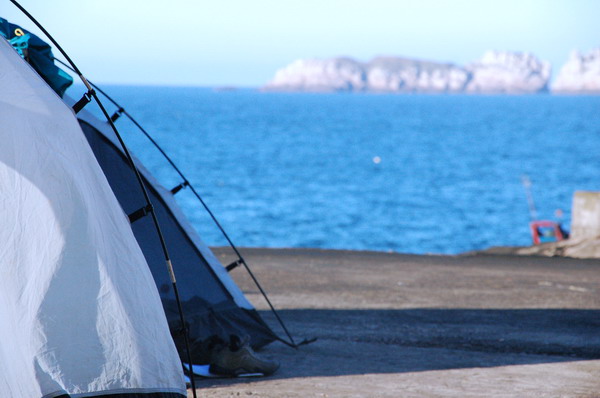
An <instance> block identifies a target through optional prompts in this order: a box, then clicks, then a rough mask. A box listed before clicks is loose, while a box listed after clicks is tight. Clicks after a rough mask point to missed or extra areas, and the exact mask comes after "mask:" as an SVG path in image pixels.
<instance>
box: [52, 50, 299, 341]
mask: <svg viewBox="0 0 600 398" xmlns="http://www.w3.org/2000/svg"><path fill="white" fill-rule="evenodd" d="M54 60H55V61H57V62H58V63H60V64H61V65H63V66H64V67H66V68H69V69H71V70H72V71H73V72H75V73H77V71H76V70H74V69H72V68H71V67H70V66H69V65H68V64H66V63H65V62H63V61H61V60H60V59H58V58H54ZM88 83H90V85H91V86H92V87H93V88H95V89H96V90H97V91H98V92H99V93H100V94H102V95H103V96H105V97H106V99H108V100H109V101H110V102H112V104H113V105H115V106H116V107H117V111H116V112H115V113H114V114H113V115H112V116H111V117H110V119H111V121H112V122H113V123H114V122H115V121H116V120H117V119H118V118H119V116H120V115H121V114H123V115H125V116H126V117H127V118H128V119H129V120H130V121H131V122H132V123H133V124H134V125H135V126H136V127H137V128H138V129H139V130H140V131H141V132H142V134H144V136H145V137H146V138H147V139H148V140H149V141H150V142H151V143H152V145H154V146H155V147H156V149H157V150H158V151H159V152H160V153H161V154H162V156H163V157H164V158H165V159H166V160H167V162H168V163H169V164H170V165H171V167H172V168H173V170H175V172H176V173H177V174H178V175H179V177H181V179H182V180H183V182H182V183H181V184H179V185H178V186H177V187H175V188H173V189H172V190H171V192H173V193H176V192H178V191H179V190H181V189H182V188H185V187H189V188H190V190H191V191H192V193H193V194H194V195H195V196H196V198H197V199H198V201H199V202H200V203H201V204H202V207H204V209H205V210H206V212H207V213H208V215H209V216H210V218H211V219H212V220H213V222H214V223H215V225H216V226H217V228H218V229H219V231H221V233H222V234H223V236H224V237H225V239H226V240H227V243H229V246H230V247H231V248H232V249H233V251H234V252H235V254H236V256H237V257H238V260H237V261H235V262H234V263H233V264H232V265H231V266H228V267H227V269H228V271H229V270H231V269H233V268H235V266H237V265H239V264H242V265H243V266H244V268H245V269H246V271H247V272H248V274H249V275H250V277H251V278H252V281H253V282H254V284H255V285H256V287H257V288H258V289H259V290H260V292H261V294H262V296H263V297H264V298H265V301H266V302H267V304H268V305H269V308H270V309H271V312H273V314H274V315H275V317H276V318H277V321H278V323H279V324H280V325H281V328H282V329H283V331H284V332H285V334H286V336H287V337H288V338H289V340H290V341H289V342H287V341H285V340H282V339H280V341H281V342H283V343H285V344H287V345H289V346H290V347H294V348H297V347H298V346H300V345H303V344H306V343H307V341H306V340H305V341H303V342H301V343H299V344H296V343H295V342H294V338H293V337H292V335H291V333H290V332H289V330H288V329H287V327H286V326H285V324H284V322H283V320H282V319H281V318H280V316H279V314H278V313H277V310H276V309H275V307H274V306H273V304H272V303H271V300H269V297H268V296H267V293H266V292H265V290H264V289H263V287H262V286H261V285H260V283H259V281H258V279H257V278H256V277H255V276H254V273H253V272H252V270H251V269H250V267H249V266H248V263H246V260H245V259H244V257H242V254H241V253H240V252H239V250H238V248H237V247H236V246H235V244H234V243H233V241H232V240H231V238H230V237H229V234H227V232H226V231H225V229H224V228H223V226H222V225H221V223H220V222H219V220H218V219H217V217H216V216H215V215H214V213H213V212H212V210H211V209H210V208H209V207H208V205H207V204H206V202H205V201H204V199H203V198H202V196H200V194H199V193H198V191H196V189H195V188H194V186H193V185H192V184H191V183H190V181H189V180H188V179H187V178H186V176H185V175H184V174H183V172H182V171H181V170H180V169H179V167H177V165H176V164H175V162H174V161H173V160H172V159H171V158H170V157H169V155H167V153H166V152H165V151H164V149H163V148H162V147H161V146H160V145H159V144H158V143H157V142H156V140H154V138H153V137H152V136H151V135H150V134H149V133H148V132H147V131H146V129H144V128H143V127H142V126H141V125H140V124H139V123H138V121H137V120H135V119H134V117H133V116H131V115H130V114H129V113H128V112H127V111H126V110H125V108H123V107H122V106H121V105H120V104H119V103H118V102H117V101H116V100H114V99H113V98H112V97H111V96H109V95H108V94H107V93H106V92H105V91H103V90H102V89H101V88H100V87H98V86H97V85H95V84H94V83H92V82H89V81H88ZM308 342H310V341H308Z"/></svg>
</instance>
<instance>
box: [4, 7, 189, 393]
mask: <svg viewBox="0 0 600 398" xmlns="http://www.w3.org/2000/svg"><path fill="white" fill-rule="evenodd" d="M10 1H11V2H12V3H13V4H14V5H15V6H16V7H17V8H18V9H19V10H21V12H23V13H24V14H25V15H26V16H27V17H28V18H29V19H30V20H31V21H32V22H33V23H34V24H35V25H36V26H37V27H38V28H39V29H40V30H41V31H42V32H43V33H44V34H45V35H46V36H47V37H48V39H49V40H50V41H51V42H52V43H53V44H54V45H55V46H56V48H57V49H58V50H59V51H60V53H61V54H62V55H63V56H64V57H65V59H66V60H67V61H68V62H69V64H70V65H71V66H72V67H73V70H74V72H75V73H76V74H77V75H78V76H79V78H80V79H81V81H82V82H83V84H84V85H85V86H86V88H87V89H88V92H87V94H86V95H88V96H90V97H93V98H94V100H95V102H96V103H97V104H98V106H99V107H100V110H101V111H102V113H103V114H104V116H105V117H106V119H107V121H108V123H109V124H110V126H111V128H112V130H113V132H114V133H115V135H116V136H117V139H118V140H119V143H120V144H121V146H122V148H123V152H124V153H125V156H126V157H127V160H128V161H129V164H130V166H131V168H132V170H133V171H134V174H135V176H136V179H137V181H138V183H139V185H140V189H141V191H142V193H143V195H144V199H145V200H146V204H147V206H150V208H151V209H152V202H151V200H150V196H149V195H148V191H147V190H146V187H145V185H144V182H143V180H142V177H141V176H140V172H139V170H138V168H137V166H136V165H135V162H134V161H133V157H132V156H131V154H130V152H129V150H128V149H127V146H126V145H125V142H124V141H123V138H122V137H121V134H120V133H119V131H118V130H117V127H116V126H115V124H114V123H113V121H112V119H111V118H110V116H109V115H108V112H107V111H106V109H105V108H104V105H103V104H102V102H101V101H100V99H99V98H98V96H97V95H96V92H95V91H94V89H93V88H92V87H91V85H90V83H89V82H88V80H87V79H86V78H85V77H84V76H83V74H82V73H81V71H80V70H79V68H77V66H76V65H75V63H74V62H73V61H72V60H71V58H70V57H69V56H68V54H67V53H66V52H65V51H64V50H63V49H62V47H61V46H60V45H59V44H58V42H56V40H54V38H53V37H52V35H50V33H49V32H48V31H47V30H46V29H45V28H44V27H43V26H42V25H41V24H40V23H39V22H38V21H37V20H36V19H35V18H34V17H33V16H32V15H31V14H30V13H29V12H28V11H27V10H26V9H25V8H23V7H22V6H21V5H20V4H19V3H18V2H17V1H16V0H10ZM88 102H89V101H88ZM150 213H151V215H152V220H153V222H154V226H155V228H156V232H157V234H158V238H159V240H160V244H161V248H162V251H163V255H164V257H165V263H166V265H167V269H168V272H169V276H170V278H171V283H172V286H173V290H174V292H175V298H176V301H177V308H178V311H179V318H180V321H181V327H182V332H183V335H184V340H185V346H186V351H187V357H188V363H189V368H188V372H189V375H190V383H191V386H192V394H193V397H194V398H196V397H197V395H196V383H195V381H194V372H193V370H192V364H193V362H192V355H191V350H190V344H189V339H188V334H187V327H186V323H185V317H184V315H183V309H182V306H181V300H180V298H179V290H178V288H177V281H176V279H175V273H174V271H173V264H172V263H171V259H170V257H169V252H168V250H167V245H166V243H165V239H164V236H163V234H162V231H161V229H160V225H159V223H158V218H157V217H156V214H155V212H154V211H153V210H152V211H150Z"/></svg>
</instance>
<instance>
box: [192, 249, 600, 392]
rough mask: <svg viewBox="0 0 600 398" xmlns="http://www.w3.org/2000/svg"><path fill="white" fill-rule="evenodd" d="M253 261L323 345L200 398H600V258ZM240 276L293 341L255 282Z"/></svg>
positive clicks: (338, 254)
mask: <svg viewBox="0 0 600 398" xmlns="http://www.w3.org/2000/svg"><path fill="white" fill-rule="evenodd" d="M241 252H242V255H243V256H244V257H245V259H246V261H247V262H248V264H249V265H250V267H251V269H252V271H253V272H254V274H255V275H256V277H257V278H258V280H259V281H261V284H262V286H263V288H264V289H265V290H266V291H267V293H268V294H269V298H270V299H271V302H272V303H273V305H274V306H275V308H277V309H278V313H279V315H280V316H281V318H282V319H283V320H284V322H285V324H286V326H287V328H288V329H289V331H290V332H291V334H292V336H293V337H294V339H295V340H296V342H299V341H301V340H302V339H304V338H317V341H316V342H314V343H312V344H309V345H305V346H302V347H300V348H299V349H297V350H296V349H293V348H289V347H287V346H286V345H284V344H282V343H278V342H276V343H272V344H270V345H269V346H267V347H265V348H264V349H263V350H262V351H261V352H260V355H262V356H264V357H266V358H271V359H276V360H277V361H279V362H280V363H281V368H280V370H279V371H278V372H277V373H276V374H275V375H273V376H271V377H267V378H254V379H198V381H197V383H198V387H199V389H198V393H199V396H203V397H205V396H220V397H228V396H254V397H269V398H270V397H461V398H462V397H578V398H584V397H585V398H591V397H600V260H576V259H569V258H561V257H551V258H549V257H533V256H513V255H493V254H482V253H479V254H467V255H461V256H415V255H403V254H394V253H378V252H353V251H329V250H314V249H287V250H286V249H282V250H279V249H277V250H273V249H241ZM229 253H230V252H229V250H227V249H220V248H219V249H216V250H215V254H216V255H217V256H218V257H219V258H220V259H221V260H222V262H223V263H224V264H227V263H229V262H230V261H231V260H232V259H233V257H232V256H231V255H230V254H229ZM232 276H233V277H234V279H235V280H236V282H237V283H238V285H239V286H240V287H241V288H242V290H243V291H244V292H245V294H246V295H247V297H248V298H249V299H250V301H252V302H253V303H254V304H255V306H256V307H257V308H258V309H259V310H260V311H261V314H262V315H263V316H264V318H265V319H266V320H267V322H268V323H269V324H271V325H272V326H273V329H274V330H275V331H276V332H277V333H278V334H280V335H282V336H283V335H284V333H283V331H282V330H281V328H280V327H279V326H278V325H277V323H276V320H275V318H274V317H273V315H272V314H271V313H270V312H269V311H266V309H267V308H268V306H267V304H266V302H265V301H264V299H263V298H262V296H261V295H260V294H259V292H258V289H257V288H256V287H255V286H254V285H253V283H252V281H251V280H250V278H249V277H248V276H247V274H246V272H245V271H244V270H243V269H242V268H238V269H236V270H234V271H232ZM188 395H189V396H191V392H190V393H189V394H188Z"/></svg>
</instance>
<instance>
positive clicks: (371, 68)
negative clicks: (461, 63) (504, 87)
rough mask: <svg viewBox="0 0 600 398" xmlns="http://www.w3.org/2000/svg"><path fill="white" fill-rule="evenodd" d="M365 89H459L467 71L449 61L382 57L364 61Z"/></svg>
mask: <svg viewBox="0 0 600 398" xmlns="http://www.w3.org/2000/svg"><path fill="white" fill-rule="evenodd" d="M366 73H367V88H368V89H369V90H370V91H389V92H458V91H461V90H462V89H463V88H464V85H465V83H466V82H467V81H468V73H467V72H466V71H464V70H463V69H462V68H460V67H457V66H455V65H451V64H440V63H434V62H426V61H416V60H410V59H404V58H394V57H381V58H375V59H374V60H372V61H371V62H369V64H367V71H366Z"/></svg>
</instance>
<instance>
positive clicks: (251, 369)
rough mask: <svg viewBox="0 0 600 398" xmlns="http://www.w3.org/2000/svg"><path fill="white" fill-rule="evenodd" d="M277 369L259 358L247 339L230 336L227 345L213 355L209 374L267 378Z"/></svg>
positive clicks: (275, 364)
mask: <svg viewBox="0 0 600 398" xmlns="http://www.w3.org/2000/svg"><path fill="white" fill-rule="evenodd" d="M277 369H279V364H278V363H277V362H275V361H270V360H267V359H263V358H260V357H259V356H258V355H257V354H256V353H255V352H254V350H252V348H251V347H250V344H249V342H248V339H245V340H241V339H240V338H239V337H237V336H231V337H230V343H229V345H227V346H225V347H223V348H221V349H219V350H217V351H216V352H215V353H214V355H213V356H212V360H211V364H210V367H209V370H210V372H211V373H214V374H220V375H227V376H234V377H236V376H240V375H245V374H258V375H263V376H269V375H271V374H273V373H275V371H276V370H277Z"/></svg>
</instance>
